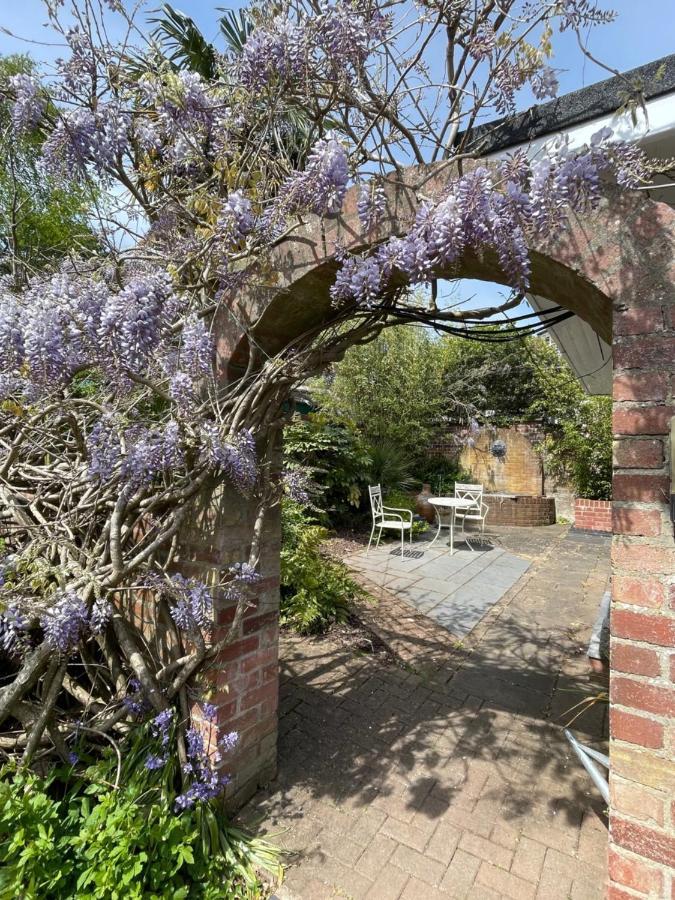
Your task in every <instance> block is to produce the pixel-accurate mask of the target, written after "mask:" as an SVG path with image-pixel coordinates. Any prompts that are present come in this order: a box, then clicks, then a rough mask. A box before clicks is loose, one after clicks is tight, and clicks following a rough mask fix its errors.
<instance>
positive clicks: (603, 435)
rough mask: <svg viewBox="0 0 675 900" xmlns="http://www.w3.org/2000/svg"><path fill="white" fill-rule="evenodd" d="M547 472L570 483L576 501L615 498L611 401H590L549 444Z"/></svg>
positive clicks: (562, 424) (598, 399)
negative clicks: (613, 488)
mask: <svg viewBox="0 0 675 900" xmlns="http://www.w3.org/2000/svg"><path fill="white" fill-rule="evenodd" d="M541 452H542V453H543V454H544V459H545V460H546V465H547V467H548V470H549V471H550V472H551V473H552V474H554V475H557V476H558V477H564V478H568V479H569V480H571V482H572V484H573V486H574V492H575V494H576V495H577V497H586V498H588V499H590V500H610V499H611V497H612V401H611V398H610V397H588V398H586V399H585V400H584V401H583V402H582V403H581V404H580V405H579V406H578V408H577V409H576V410H575V413H574V415H573V416H572V417H570V419H568V420H566V421H563V422H562V423H561V428H560V430H559V432H558V434H557V435H556V436H555V437H554V438H552V439H551V438H549V439H548V440H547V441H546V445H545V448H542V450H541Z"/></svg>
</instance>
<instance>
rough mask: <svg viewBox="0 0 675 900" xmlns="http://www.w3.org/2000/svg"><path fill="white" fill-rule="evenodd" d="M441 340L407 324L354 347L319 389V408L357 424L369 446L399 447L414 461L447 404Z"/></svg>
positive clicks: (388, 330)
mask: <svg viewBox="0 0 675 900" xmlns="http://www.w3.org/2000/svg"><path fill="white" fill-rule="evenodd" d="M443 352H444V351H443V347H442V342H441V341H437V340H433V339H432V338H431V337H430V336H429V335H428V334H427V332H426V331H423V330H421V329H418V328H412V327H409V326H403V327H397V328H389V329H387V330H386V331H384V332H382V334H380V335H379V337H378V338H377V339H376V340H374V341H372V342H371V343H369V344H364V345H362V346H358V347H352V348H351V349H350V350H348V351H347V353H346V355H345V358H344V360H343V361H342V362H341V363H339V364H338V365H336V366H335V368H334V370H333V371H332V373H331V376H330V378H329V379H327V380H326V381H325V382H324V384H323V387H322V388H320V389H319V390H318V392H317V396H318V399H319V402H320V403H321V404H322V406H323V408H324V409H325V410H326V411H327V412H328V413H331V414H333V415H337V416H342V417H344V418H345V419H347V420H348V421H351V422H353V423H354V424H355V426H356V427H357V429H358V431H359V433H360V434H361V435H362V437H363V439H364V441H365V442H366V444H367V446H368V447H371V448H377V447H380V446H382V445H383V444H388V445H393V446H395V447H397V448H398V450H399V452H400V453H401V455H402V456H403V457H404V458H405V459H408V460H411V461H414V460H415V459H417V458H418V457H419V456H420V455H421V453H422V452H423V451H424V449H425V447H426V446H428V444H429V441H430V439H431V437H432V436H433V434H434V432H435V431H436V430H437V429H438V426H439V423H440V420H441V417H442V414H443V411H444V409H445V407H446V404H447V396H446V393H447V392H446V389H445V384H444V378H443V372H444V363H443Z"/></svg>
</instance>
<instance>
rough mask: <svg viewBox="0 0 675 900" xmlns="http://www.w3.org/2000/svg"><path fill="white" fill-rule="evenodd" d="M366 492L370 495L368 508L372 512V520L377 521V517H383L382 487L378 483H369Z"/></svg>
mask: <svg viewBox="0 0 675 900" xmlns="http://www.w3.org/2000/svg"><path fill="white" fill-rule="evenodd" d="M368 493H369V495H370V508H371V510H372V512H373V520H374V521H377V520H378V518H383V516H384V511H383V509H382V488H381V487H380V485H379V484H373V485H369V486H368Z"/></svg>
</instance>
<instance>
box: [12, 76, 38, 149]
mask: <svg viewBox="0 0 675 900" xmlns="http://www.w3.org/2000/svg"><path fill="white" fill-rule="evenodd" d="M8 81H9V86H10V87H11V89H12V91H13V92H14V103H13V105H12V113H11V115H12V125H13V126H14V129H15V130H16V131H17V132H19V133H20V134H21V133H23V132H26V131H31V130H32V129H33V128H35V127H36V126H37V125H39V123H40V120H41V119H42V116H43V115H44V111H45V107H46V105H47V104H46V102H45V98H44V97H43V96H42V94H41V91H40V82H39V81H38V79H37V78H36V77H35V76H34V75H26V74H24V73H20V74H18V75H12V76H10V78H9V79H8Z"/></svg>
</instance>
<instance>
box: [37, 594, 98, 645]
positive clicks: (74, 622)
mask: <svg viewBox="0 0 675 900" xmlns="http://www.w3.org/2000/svg"><path fill="white" fill-rule="evenodd" d="M40 625H41V626H42V630H43V631H44V635H45V641H46V642H47V644H48V645H49V646H50V647H51V648H52V649H53V650H56V651H58V652H59V653H62V654H69V653H72V651H73V650H74V649H75V647H76V645H77V643H78V641H79V640H80V638H81V637H82V635H83V633H84V632H85V630H87V629H88V627H89V615H88V612H87V606H86V604H85V602H84V600H82V598H81V597H78V595H77V594H76V593H75V592H74V591H59V592H58V593H57V594H55V596H54V603H53V604H52V606H51V607H50V608H49V609H48V610H47V611H46V612H45V613H44V614H43V616H42V618H41V619H40Z"/></svg>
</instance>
